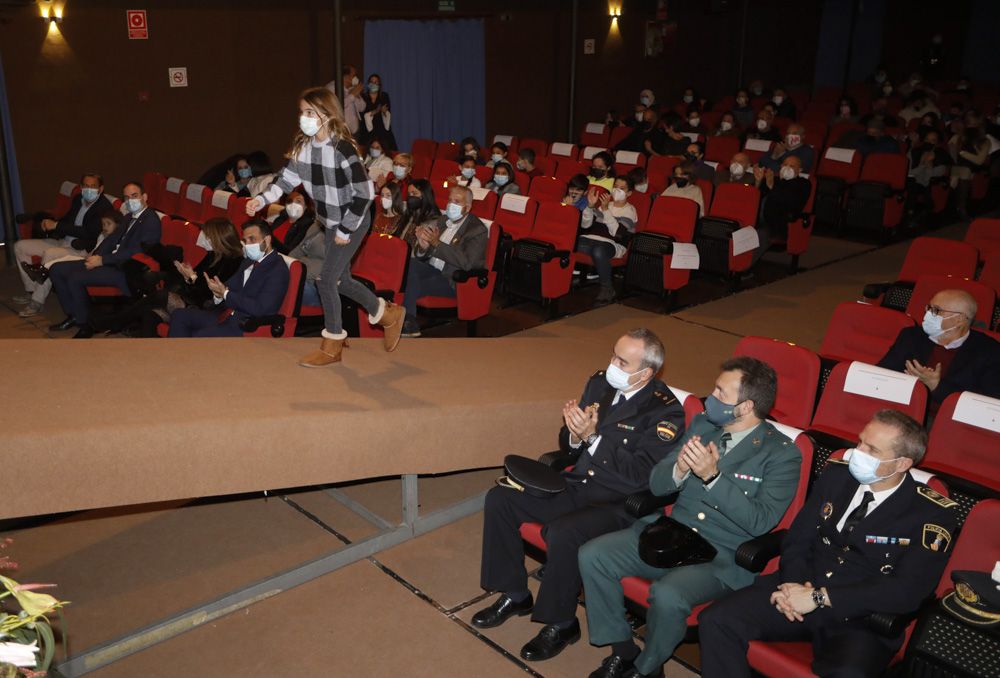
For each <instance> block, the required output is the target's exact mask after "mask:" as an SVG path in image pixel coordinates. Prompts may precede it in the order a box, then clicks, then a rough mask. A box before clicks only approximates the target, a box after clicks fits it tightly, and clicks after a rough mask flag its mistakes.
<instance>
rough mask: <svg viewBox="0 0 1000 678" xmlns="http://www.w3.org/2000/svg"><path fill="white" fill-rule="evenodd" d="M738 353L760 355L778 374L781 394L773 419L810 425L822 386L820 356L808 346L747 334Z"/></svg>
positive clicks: (773, 411) (793, 424) (776, 400)
mask: <svg viewBox="0 0 1000 678" xmlns="http://www.w3.org/2000/svg"><path fill="white" fill-rule="evenodd" d="M733 355H734V356H750V357H751V358H757V359H758V360H761V361H763V362H765V363H767V364H768V365H770V366H771V367H772V368H774V371H775V373H777V375H778V393H777V397H776V398H775V400H774V407H773V408H772V409H771V414H770V416H771V418H772V419H774V420H775V421H778V422H780V423H782V424H787V425H789V426H795V427H797V428H802V429H804V428H808V427H809V422H810V421H811V420H812V411H813V404H814V403H815V402H816V390H817V388H819V369H820V366H819V356H817V355H816V354H815V353H813V352H812V351H810V350H809V349H807V348H805V347H804V346H796V345H795V344H790V343H788V342H784V341H778V340H777V339H769V338H767V337H743V338H742V339H740V341H739V342H738V343H737V344H736V348H735V349H734V350H733Z"/></svg>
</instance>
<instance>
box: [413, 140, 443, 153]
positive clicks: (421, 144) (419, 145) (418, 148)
mask: <svg viewBox="0 0 1000 678" xmlns="http://www.w3.org/2000/svg"><path fill="white" fill-rule="evenodd" d="M437 145H438V144H437V142H436V141H434V140H433V139H414V140H413V143H412V144H411V145H410V154H411V155H428V156H430V157H432V158H433V157H434V153H435V152H436V151H437Z"/></svg>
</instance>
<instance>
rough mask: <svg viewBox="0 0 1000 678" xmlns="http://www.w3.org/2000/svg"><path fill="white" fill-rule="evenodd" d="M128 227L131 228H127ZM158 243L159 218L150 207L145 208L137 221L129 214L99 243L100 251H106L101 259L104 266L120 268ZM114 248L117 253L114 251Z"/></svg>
mask: <svg viewBox="0 0 1000 678" xmlns="http://www.w3.org/2000/svg"><path fill="white" fill-rule="evenodd" d="M133 222H134V223H133ZM129 225H131V226H132V227H131V228H129ZM158 242H160V216H159V215H158V214H157V213H156V210H154V209H153V208H152V207H147V208H146V209H144V210H143V211H142V213H141V214H139V218H138V219H134V218H133V217H132V215H131V214H126V215H124V216H123V217H122V218H121V221H119V222H118V228H117V229H116V230H115V232H114V233H112V234H111V237H109V238H106V239H105V240H104V242H103V243H101V245H102V247H101V249H102V250H105V251H107V254H102V255H101V258H102V260H103V263H104V265H105V266H117V267H121V265H122V264H124V263H125V262H126V261H128V260H129V259H131V258H132V257H133V256H134V255H136V254H139V253H140V252H142V251H143V250H144V247H149V246H150V245H155V244H156V243H158ZM105 245H106V246H107V248H106V249H105V247H104V246H105ZM116 246H117V247H118V251H114V249H115V247H116Z"/></svg>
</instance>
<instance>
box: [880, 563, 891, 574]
mask: <svg viewBox="0 0 1000 678" xmlns="http://www.w3.org/2000/svg"><path fill="white" fill-rule="evenodd" d="M879 571H880V572H882V574H892V565H883V566H882V567H881V568H879Z"/></svg>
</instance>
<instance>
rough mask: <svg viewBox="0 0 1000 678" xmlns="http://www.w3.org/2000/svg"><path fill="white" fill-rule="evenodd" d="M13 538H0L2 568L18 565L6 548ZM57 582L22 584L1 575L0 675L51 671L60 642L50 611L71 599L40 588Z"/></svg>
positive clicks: (36, 675)
mask: <svg viewBox="0 0 1000 678" xmlns="http://www.w3.org/2000/svg"><path fill="white" fill-rule="evenodd" d="M11 542H12V540H11V539H10V538H7V539H3V540H0V571H5V570H6V571H8V572H9V571H11V570H16V569H17V563H15V562H14V561H13V560H11V559H10V556H7V555H4V554H3V552H2V550H3V549H6V548H7V546H9V545H10V544H11ZM54 586H55V584H19V583H17V582H16V581H14V580H13V579H10V578H8V577H4V576H2V575H0V678H42V677H43V676H45V675H46V674H47V672H48V669H49V665H50V664H51V663H52V657H53V655H54V654H55V649H56V643H55V635H54V634H53V632H52V625H51V623H50V622H49V619H48V617H47V616H46V615H49V614H51V613H52V612H56V613H58V611H59V609H60V608H62V607H63V606H64V605H66V604H67V603H66V602H65V601H60V600H57V599H55V598H53V597H52V596H50V595H48V594H46V593H36V591H38V590H39V589H46V588H52V587H54ZM13 603H16V606H15V605H14V604H13ZM11 608H14V609H11Z"/></svg>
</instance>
